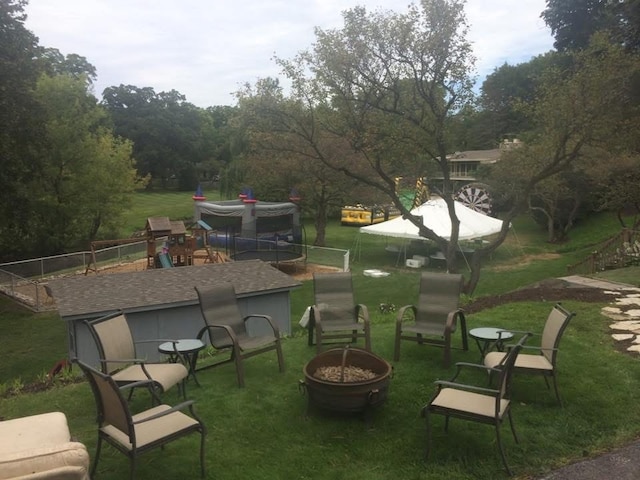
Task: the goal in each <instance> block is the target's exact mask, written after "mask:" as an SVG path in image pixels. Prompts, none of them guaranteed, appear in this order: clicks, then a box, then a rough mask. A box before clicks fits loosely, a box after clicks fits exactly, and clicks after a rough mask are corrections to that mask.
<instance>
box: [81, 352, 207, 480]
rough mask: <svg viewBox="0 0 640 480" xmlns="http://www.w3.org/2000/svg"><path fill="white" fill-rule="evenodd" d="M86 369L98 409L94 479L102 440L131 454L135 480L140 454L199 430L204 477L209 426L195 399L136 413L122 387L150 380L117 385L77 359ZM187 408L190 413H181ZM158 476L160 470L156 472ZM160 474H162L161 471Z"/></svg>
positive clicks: (128, 455) (108, 377)
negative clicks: (132, 409)
mask: <svg viewBox="0 0 640 480" xmlns="http://www.w3.org/2000/svg"><path fill="white" fill-rule="evenodd" d="M76 363H77V364H78V365H79V366H80V368H81V369H82V371H83V372H84V374H85V376H86V377H87V380H88V382H89V385H90V386H91V390H92V391H93V395H94V397H95V401H96V406H97V410H98V418H97V421H98V442H97V445H96V454H95V457H94V459H93V465H92V466H91V477H92V478H94V474H95V471H96V468H97V466H98V461H99V459H100V450H101V447H102V442H103V441H105V442H107V443H109V444H110V445H112V446H113V447H115V448H116V449H117V450H119V451H120V452H122V453H124V454H125V455H126V456H127V457H129V461H130V467H129V477H130V478H131V479H132V480H133V478H134V477H135V472H136V462H137V459H138V456H139V455H141V454H143V453H145V452H147V451H148V450H151V449H153V448H156V447H164V445H165V444H167V443H169V442H172V441H174V440H176V439H178V438H181V437H183V436H185V435H189V434H191V433H195V432H198V433H200V475H201V476H202V477H203V478H204V476H205V467H204V441H205V436H206V428H205V426H204V424H203V423H202V421H201V420H200V419H199V418H198V417H197V416H196V414H195V412H194V410H193V400H189V401H185V402H182V403H180V404H179V405H176V406H174V407H171V406H169V405H157V406H155V407H152V408H150V409H148V410H145V411H143V412H140V413H137V414H135V415H133V414H132V413H131V411H130V410H129V405H128V403H127V401H126V399H125V398H124V396H123V395H122V390H123V389H127V388H133V387H138V386H144V384H148V383H150V382H151V381H150V380H143V381H141V382H136V383H130V384H127V385H125V386H124V387H123V388H120V387H118V385H117V384H116V382H115V381H114V379H113V377H111V376H109V375H105V374H104V373H101V372H99V371H97V370H95V369H93V368H91V367H90V366H88V365H86V364H84V363H82V362H79V361H76ZM184 410H188V411H189V414H190V415H187V414H185V413H182V412H183V411H184ZM155 473H156V475H157V474H158V472H155ZM159 476H160V477H163V475H162V474H161V473H160V475H159Z"/></svg>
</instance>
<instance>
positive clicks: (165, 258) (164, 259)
mask: <svg viewBox="0 0 640 480" xmlns="http://www.w3.org/2000/svg"><path fill="white" fill-rule="evenodd" d="M158 260H160V265H162V268H171V267H173V262H172V261H171V257H170V256H169V254H168V253H159V254H158Z"/></svg>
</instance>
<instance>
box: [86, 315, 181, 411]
mask: <svg viewBox="0 0 640 480" xmlns="http://www.w3.org/2000/svg"><path fill="white" fill-rule="evenodd" d="M85 324H86V325H87V327H88V328H89V331H90V332H91V335H92V336H93V339H94V340H95V342H96V346H97V347H98V355H99V357H100V368H101V371H102V373H104V374H107V375H111V376H113V380H114V381H115V382H116V384H118V385H120V386H123V385H127V384H129V383H134V382H139V381H141V380H151V381H152V383H150V384H147V385H146V388H148V389H149V391H150V392H151V394H152V396H153V400H154V402H156V403H160V396H159V393H163V392H166V391H167V390H168V389H169V388H171V387H173V386H174V385H178V388H179V389H180V390H181V391H182V395H183V397H184V398H186V389H185V383H186V378H187V376H188V374H189V371H188V370H187V368H186V367H185V364H186V362H184V361H183V362H182V363H152V362H146V361H145V360H143V359H141V358H139V357H138V355H136V344H140V343H149V342H150V343H156V344H158V345H160V344H161V343H164V342H171V341H174V340H167V339H153V340H143V341H138V342H134V340H133V336H132V334H131V329H130V328H129V324H128V322H127V318H126V316H125V314H124V313H122V312H118V313H115V314H111V315H106V316H104V317H101V318H98V319H95V320H87V321H85ZM131 393H133V390H131Z"/></svg>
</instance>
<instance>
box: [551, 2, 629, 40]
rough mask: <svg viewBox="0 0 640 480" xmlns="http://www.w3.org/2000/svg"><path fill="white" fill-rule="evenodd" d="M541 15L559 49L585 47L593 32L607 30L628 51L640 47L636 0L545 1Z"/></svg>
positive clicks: (610, 36) (611, 37)
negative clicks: (545, 6) (545, 4)
mask: <svg viewBox="0 0 640 480" xmlns="http://www.w3.org/2000/svg"><path fill="white" fill-rule="evenodd" d="M541 17H542V18H543V19H544V21H545V23H546V24H547V26H549V28H551V33H552V34H553V36H554V37H555V43H554V46H555V47H556V48H557V49H558V50H559V51H565V50H577V49H583V48H586V47H587V46H588V45H589V40H590V39H591V36H592V35H593V34H594V33H596V32H607V35H608V37H609V38H610V40H612V41H614V42H617V43H619V44H620V45H622V46H623V47H625V48H626V49H628V50H635V51H637V50H638V49H639V48H640V27H639V25H640V1H638V0H613V1H612V0H547V8H546V9H545V10H544V11H543V12H542V15H541Z"/></svg>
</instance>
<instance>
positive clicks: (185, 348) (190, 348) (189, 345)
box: [158, 338, 204, 386]
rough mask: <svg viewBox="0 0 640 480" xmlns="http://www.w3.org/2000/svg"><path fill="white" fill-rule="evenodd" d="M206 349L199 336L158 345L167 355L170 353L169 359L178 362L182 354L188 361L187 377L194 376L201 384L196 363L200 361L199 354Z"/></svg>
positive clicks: (161, 351) (159, 349) (198, 383)
mask: <svg viewBox="0 0 640 480" xmlns="http://www.w3.org/2000/svg"><path fill="white" fill-rule="evenodd" d="M202 349H204V343H203V342H202V341H201V340H198V339H197V338H182V339H180V340H176V341H175V348H174V342H164V343H161V344H160V345H159V346H158V351H159V352H160V353H163V354H165V355H169V360H170V361H172V362H177V361H178V360H179V359H180V356H182V357H183V358H184V359H185V361H186V362H187V365H185V366H186V367H187V369H188V370H189V375H188V376H187V378H189V377H192V378H193V380H194V381H195V382H196V385H198V386H200V382H198V378H197V377H196V363H197V361H198V354H199V353H200V350H202Z"/></svg>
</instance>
